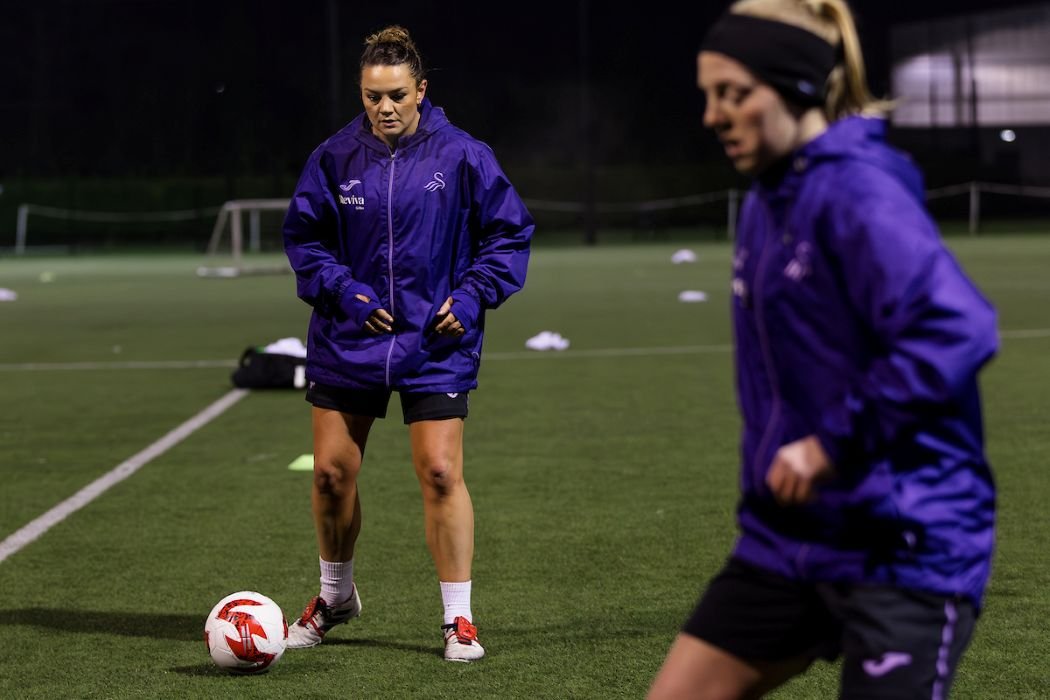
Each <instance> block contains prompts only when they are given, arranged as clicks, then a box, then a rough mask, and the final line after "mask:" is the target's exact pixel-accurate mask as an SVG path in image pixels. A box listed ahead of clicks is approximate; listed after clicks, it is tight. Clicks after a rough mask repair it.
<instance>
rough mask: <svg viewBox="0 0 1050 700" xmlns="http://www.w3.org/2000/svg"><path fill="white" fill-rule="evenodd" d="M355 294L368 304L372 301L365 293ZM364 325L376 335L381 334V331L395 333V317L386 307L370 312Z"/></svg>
mask: <svg viewBox="0 0 1050 700" xmlns="http://www.w3.org/2000/svg"><path fill="white" fill-rule="evenodd" d="M354 296H355V297H357V298H358V299H360V300H361V301H363V302H364V303H366V304H368V303H369V302H371V301H372V300H371V299H369V298H368V297H366V296H365V295H364V294H355V295H354ZM363 326H364V329H365V330H366V331H368V332H369V333H373V334H375V335H379V334H380V333H393V332H394V317H393V316H391V315H390V314H389V312H387V310H386V309H376V310H375V311H373V312H372V313H371V314H369V316H368V318H367V319H365V322H364V324H363Z"/></svg>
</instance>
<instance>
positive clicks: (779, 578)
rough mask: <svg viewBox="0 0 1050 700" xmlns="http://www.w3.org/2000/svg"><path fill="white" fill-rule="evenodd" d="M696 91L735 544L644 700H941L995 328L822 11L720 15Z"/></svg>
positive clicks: (985, 483) (756, 5) (783, 6)
mask: <svg viewBox="0 0 1050 700" xmlns="http://www.w3.org/2000/svg"><path fill="white" fill-rule="evenodd" d="M698 83H699V86H700V89H701V90H703V92H704V95H705V97H706V101H707V104H706V107H705V111H704V125H705V126H707V127H708V128H710V129H712V130H713V131H714V132H715V134H716V135H717V137H718V138H719V140H720V141H721V142H722V144H723V146H724V148H725V151H726V155H727V156H728V157H729V159H730V160H731V161H732V163H733V165H734V166H735V167H736V169H737V170H738V171H740V172H742V173H745V174H747V175H750V176H752V177H754V178H755V182H754V185H753V187H752V188H751V190H750V192H749V194H748V197H747V199H746V200H745V203H744V206H743V210H742V212H741V216H740V226H739V229H738V235H737V237H736V240H735V242H734V246H735V250H734V256H733V278H732V291H733V302H732V313H733V327H734V333H735V341H736V342H735V353H736V371H737V393H738V403H739V405H740V410H741V414H742V419H743V431H742V436H741V446H740V455H741V471H742V474H741V479H740V483H741V489H742V496H741V500H740V504H739V507H738V511H737V521H738V526H739V530H740V533H739V537H738V539H737V542H736V544H735V546H734V547H733V551H732V552H731V554H730V558H729V561H728V562H727V563H726V565H725V567H724V568H723V569H722V570H721V571H720V572H719V573H718V574H717V575H716V576H715V577H714V578H713V579H712V581H711V582H710V584H709V585H708V587H707V590H706V591H705V593H704V594H703V596H702V597H701V599H700V602H699V604H698V605H697V607H696V609H695V611H694V612H693V614H692V616H691V617H690V618H689V619H688V620H687V622H686V623H685V625H684V626H683V629H682V631H681V633H680V634H679V635H678V638H677V639H676V641H675V642H674V644H673V646H672V647H671V650H670V652H669V653H668V656H667V659H666V661H665V662H664V665H663V668H662V669H661V670H660V672H659V674H658V675H657V677H656V679H655V681H654V683H653V686H652V689H651V692H650V698H653V699H654V700H656V699H661V700H662V699H664V698H675V699H676V700H680V699H682V698H704V699H705V700H712V699H722V698H753V697H759V696H761V695H762V694H764V693H765V692H767V691H769V690H771V689H772V688H775V687H777V686H778V685H780V684H782V683H784V682H785V681H787V680H788V679H790V678H791V677H793V676H795V675H797V674H799V673H801V672H803V671H804V670H805V669H806V668H807V667H808V666H809V665H810V664H811V663H813V662H814V661H815V660H817V659H819V658H824V659H828V660H832V659H836V658H841V659H842V661H843V663H842V676H841V686H840V697H843V698H933V699H934V700H940V699H943V698H945V697H947V695H948V691H949V688H950V686H951V682H952V679H953V676H954V673H955V669H956V668H957V666H958V663H959V660H960V658H961V656H962V653H963V650H964V649H965V647H966V646H967V644H968V642H969V640H970V637H971V635H972V633H973V628H974V623H975V620H976V618H977V614H978V611H979V610H980V607H981V603H982V598H983V595H984V589H985V585H986V583H987V580H988V575H989V570H990V564H991V557H992V549H993V545H994V539H995V485H994V483H993V480H992V475H991V471H990V469H989V466H988V463H987V461H986V459H985V456H984V436H983V429H982V416H981V399H980V394H979V391H978V385H977V373H978V371H979V370H980V369H981V367H982V366H983V365H984V364H985V363H986V362H987V361H988V360H989V359H990V358H991V357H992V356H993V355H994V353H995V351H996V349H997V346H998V340H997V335H996V319H995V312H994V310H993V309H992V307H991V305H990V304H989V303H988V302H987V301H986V300H985V299H984V297H983V296H982V295H981V293H980V292H979V291H978V290H977V289H976V288H975V287H974V285H973V284H972V283H971V282H970V280H969V279H968V278H967V277H966V275H965V274H964V272H963V271H962V270H961V269H960V267H959V265H958V264H957V263H956V261H955V260H954V259H953V257H952V256H951V254H950V253H949V252H948V251H947V249H946V248H945V247H944V245H943V244H942V243H941V240H940V238H939V234H938V231H937V228H936V226H935V224H934V223H933V221H932V220H931V218H930V216H929V214H928V213H927V211H926V208H925V205H924V197H923V184H922V177H921V175H920V174H919V173H918V171H917V170H916V169H915V167H914V166H913V165H912V164H911V162H910V161H909V160H908V159H907V158H906V157H904V156H903V155H901V154H900V153H898V152H897V151H895V150H894V149H892V148H891V147H889V146H888V145H887V144H886V142H885V132H886V126H885V121H884V119H882V118H879V116H878V115H879V113H880V112H882V111H884V110H885V109H886V108H887V105H886V104H884V103H880V102H878V101H876V100H874V99H873V98H872V97H871V95H870V93H869V91H868V88H867V86H866V84H865V78H864V63H863V60H862V57H861V50H860V45H859V43H858V41H857V32H856V29H855V27H854V23H853V18H852V15H851V13H850V10H849V8H848V6H847V5H846V4H845V3H844V2H842V0H743V1H742V2H737V3H735V4H734V5H733V6H732V7H731V8H730V10H729V12H728V13H727V14H726V15H724V16H723V17H722V18H721V19H720V20H719V21H718V22H717V24H715V25H714V26H713V27H712V28H711V29H710V31H709V32H708V34H707V37H706V38H705V40H704V42H703V45H702V48H701V50H700V53H699V57H698Z"/></svg>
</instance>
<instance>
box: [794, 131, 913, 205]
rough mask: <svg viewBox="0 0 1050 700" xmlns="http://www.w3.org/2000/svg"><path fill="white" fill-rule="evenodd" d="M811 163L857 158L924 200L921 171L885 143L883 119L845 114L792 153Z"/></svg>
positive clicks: (796, 157) (908, 159)
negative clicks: (884, 173)
mask: <svg viewBox="0 0 1050 700" xmlns="http://www.w3.org/2000/svg"><path fill="white" fill-rule="evenodd" d="M799 157H802V158H805V159H807V160H808V161H809V162H811V163H814V164H815V163H819V162H822V161H831V160H839V159H847V158H848V159H851V160H852V159H855V160H861V161H863V162H865V163H868V164H870V165H874V166H875V167H877V168H879V169H880V170H882V171H884V172H886V173H888V174H890V175H892V176H893V177H894V178H896V179H897V180H899V181H900V182H901V183H902V184H903V185H904V186H905V187H906V188H907V190H908V191H909V192H911V193H912V195H914V196H915V198H916V199H917V200H918V201H920V202H922V201H924V200H925V198H926V196H925V187H924V183H923V177H922V174H921V173H920V172H919V169H918V168H916V167H915V164H914V163H913V162H912V161H911V159H910V158H909V157H908V156H906V155H904V154H903V153H901V152H900V151H898V150H897V149H895V148H892V147H891V146H889V144H887V143H886V120H885V119H882V118H877V117H861V116H853V117H845V118H843V119H839V120H838V121H835V122H832V123H831V124H830V125H829V126H828V128H827V130H826V131H825V132H824V133H823V134H821V135H820V136H818V137H817V138H815V139H813V140H812V141H810V142H809V143H807V144H806V145H805V146H803V147H802V148H800V149H799V150H798V152H796V154H795V157H794V158H795V160H797V159H798V158H799Z"/></svg>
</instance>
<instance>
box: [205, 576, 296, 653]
mask: <svg viewBox="0 0 1050 700" xmlns="http://www.w3.org/2000/svg"><path fill="white" fill-rule="evenodd" d="M204 643H205V644H206V645H207V647H208V653H209V654H211V658H212V661H214V662H215V663H216V664H217V665H218V666H219V667H220V668H222V669H224V670H226V671H229V672H231V673H262V672H264V671H266V670H268V669H269V668H270V667H271V666H273V665H274V664H275V663H277V662H278V661H279V660H280V658H281V655H282V654H284V650H285V647H286V646H287V645H288V623H287V622H286V621H285V619H284V613H283V612H281V608H280V606H278V605H277V603H275V602H273V601H272V600H270V599H269V598H267V597H266V596H264V595H263V594H262V593H256V592H255V591H239V592H237V593H231V594H230V595H228V596H226V597H225V598H223V599H222V600H220V601H219V602H218V603H216V604H215V607H214V608H212V609H211V612H210V613H208V619H207V620H206V621H205V622H204Z"/></svg>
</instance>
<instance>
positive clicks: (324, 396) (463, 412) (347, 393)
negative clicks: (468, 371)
mask: <svg viewBox="0 0 1050 700" xmlns="http://www.w3.org/2000/svg"><path fill="white" fill-rule="evenodd" d="M391 393H393V392H391V391H390V390H389V389H379V390H372V391H366V390H361V389H346V388H343V387H338V386H330V385H327V384H318V383H316V382H310V385H309V387H308V388H307V390H306V400H307V401H309V402H310V403H311V404H313V405H314V406H317V407H318V408H328V409H331V410H333V411H341V412H343V413H349V414H352V415H355V416H371V417H373V418H386V409H387V404H388V403H389V402H390V394H391ZM398 393H399V394H400V396H401V413H402V415H403V416H404V419H405V425H408V424H409V423H416V422H418V421H423V420H442V419H445V418H466V417H467V404H468V403H469V401H468V395H467V394H468V392H466V391H461V392H458V393H451V394H442V393H437V394H432V393H423V392H420V393H416V392H404V391H402V392H398Z"/></svg>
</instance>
